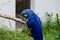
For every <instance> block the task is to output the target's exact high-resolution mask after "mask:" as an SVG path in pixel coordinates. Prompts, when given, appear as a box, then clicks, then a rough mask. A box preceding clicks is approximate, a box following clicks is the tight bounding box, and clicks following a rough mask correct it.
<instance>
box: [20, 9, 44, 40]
mask: <svg viewBox="0 0 60 40" xmlns="http://www.w3.org/2000/svg"><path fill="white" fill-rule="evenodd" d="M20 16H21V17H22V18H23V20H24V21H26V24H27V26H28V28H29V29H31V34H32V37H33V38H34V40H43V33H42V23H41V20H40V18H39V17H38V16H37V15H36V14H35V13H34V12H33V11H32V10H30V9H25V10H23V11H22V12H21V13H20Z"/></svg>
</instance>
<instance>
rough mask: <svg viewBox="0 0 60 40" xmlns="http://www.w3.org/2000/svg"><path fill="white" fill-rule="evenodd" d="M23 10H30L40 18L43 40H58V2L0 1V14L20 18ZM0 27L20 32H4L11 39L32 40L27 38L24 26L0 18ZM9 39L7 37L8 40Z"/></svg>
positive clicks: (59, 27) (59, 0)
mask: <svg viewBox="0 0 60 40" xmlns="http://www.w3.org/2000/svg"><path fill="white" fill-rule="evenodd" d="M24 9H31V10H33V11H34V12H35V13H36V14H37V15H38V16H39V17H40V19H41V21H42V27H43V36H44V40H60V0H5V1H4V0H0V13H4V14H7V15H10V16H11V17H16V18H20V13H21V11H23V10H24ZM0 27H3V28H7V29H10V30H19V31H21V32H18V31H16V32H12V31H6V35H12V36H11V37H12V39H13V38H15V37H16V38H17V39H18V40H19V39H21V40H27V39H28V40H33V38H30V37H28V35H27V33H28V31H29V30H28V28H27V27H26V25H24V24H21V23H18V22H15V21H13V20H9V19H5V18H2V17H0ZM1 32H5V31H3V30H1ZM1 32H0V33H1ZM7 33H8V34H7ZM10 33H11V34H10ZM13 33H14V35H15V36H14V35H13ZM3 34H4V35H5V33H3ZM3 34H2V35H3ZM17 35H18V36H17ZM23 35H24V36H23ZM13 36H14V37H13ZM11 37H10V36H9V38H10V39H11ZM6 38H8V37H6ZM16 38H15V39H16ZM25 38H26V39H25ZM29 38H30V39H29ZM1 40H3V38H2V39H1ZM8 40H9V39H8ZM13 40H14V39H13Z"/></svg>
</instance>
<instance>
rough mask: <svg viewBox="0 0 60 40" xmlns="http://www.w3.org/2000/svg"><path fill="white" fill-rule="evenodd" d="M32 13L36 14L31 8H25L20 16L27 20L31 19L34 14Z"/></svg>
mask: <svg viewBox="0 0 60 40" xmlns="http://www.w3.org/2000/svg"><path fill="white" fill-rule="evenodd" d="M32 14H34V12H33V11H32V10H30V9H25V10H23V11H22V12H21V14H20V16H21V17H22V20H24V21H27V20H28V19H29V17H31V16H32Z"/></svg>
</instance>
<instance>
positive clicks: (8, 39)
mask: <svg viewBox="0 0 60 40" xmlns="http://www.w3.org/2000/svg"><path fill="white" fill-rule="evenodd" d="M27 39H28V40H33V38H32V37H30V36H28V34H27V33H24V32H19V31H17V30H16V31H10V30H6V29H4V28H0V40H27Z"/></svg>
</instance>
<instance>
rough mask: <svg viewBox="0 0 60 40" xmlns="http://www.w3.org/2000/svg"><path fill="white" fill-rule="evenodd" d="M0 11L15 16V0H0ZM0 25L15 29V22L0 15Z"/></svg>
mask: <svg viewBox="0 0 60 40" xmlns="http://www.w3.org/2000/svg"><path fill="white" fill-rule="evenodd" d="M0 13H4V14H7V15H10V16H12V17H15V0H0ZM0 27H7V28H8V29H13V30H15V22H14V21H12V20H8V19H4V18H1V17H0Z"/></svg>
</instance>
